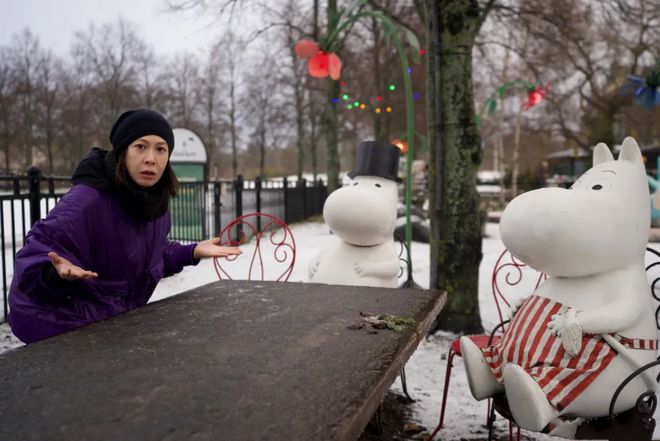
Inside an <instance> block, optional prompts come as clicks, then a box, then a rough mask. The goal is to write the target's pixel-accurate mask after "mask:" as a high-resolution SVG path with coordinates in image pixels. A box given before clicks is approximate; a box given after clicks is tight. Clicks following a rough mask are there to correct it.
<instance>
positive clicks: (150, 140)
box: [125, 135, 169, 187]
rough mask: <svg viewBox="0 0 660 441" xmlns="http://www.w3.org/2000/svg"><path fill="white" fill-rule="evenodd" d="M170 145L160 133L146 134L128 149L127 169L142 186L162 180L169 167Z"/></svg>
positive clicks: (148, 185) (149, 185)
mask: <svg viewBox="0 0 660 441" xmlns="http://www.w3.org/2000/svg"><path fill="white" fill-rule="evenodd" d="M168 159H169V147H168V145H167V143H166V142H165V140H164V139H163V138H161V137H160V136H158V135H145V136H141V137H139V138H138V139H136V140H135V141H133V142H132V143H131V144H130V145H129V146H128V149H127V150H126V160H125V162H126V169H127V170H128V174H129V176H130V177H131V179H133V181H134V182H135V183H136V184H137V185H139V186H140V187H151V186H152V185H154V184H156V182H158V181H159V180H160V177H161V176H163V172H164V171H165V168H166V167H167V160H168Z"/></svg>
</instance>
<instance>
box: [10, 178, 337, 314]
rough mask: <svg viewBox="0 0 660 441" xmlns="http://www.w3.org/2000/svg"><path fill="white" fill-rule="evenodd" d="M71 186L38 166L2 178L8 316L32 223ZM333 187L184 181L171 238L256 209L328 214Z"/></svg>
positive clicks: (212, 231)
mask: <svg viewBox="0 0 660 441" xmlns="http://www.w3.org/2000/svg"><path fill="white" fill-rule="evenodd" d="M70 187H71V180H70V178H69V177H56V176H50V177H46V176H43V175H42V174H41V171H40V170H39V169H38V168H37V167H30V168H29V169H28V170H27V174H26V175H23V176H0V245H1V246H2V249H3V250H4V252H3V253H2V257H1V261H0V264H1V267H2V281H1V285H2V314H0V323H1V322H3V321H5V320H6V319H7V293H8V290H9V284H10V282H11V278H12V276H13V274H14V262H15V259H16V251H18V250H19V249H20V248H21V247H22V246H23V242H24V240H25V236H26V235H27V233H28V231H29V230H30V227H31V226H32V225H33V224H34V223H35V222H37V221H38V220H39V219H42V218H44V217H46V215H47V214H48V212H49V211H50V210H51V209H52V208H53V207H54V206H55V204H56V203H57V201H59V200H60V198H61V197H62V196H63V195H64V194H65V193H66V192H67V191H68V189H69V188H70ZM327 194H328V193H327V187H326V186H325V184H324V183H323V182H321V181H318V182H313V183H312V182H309V181H306V180H304V179H303V180H301V181H298V182H289V181H288V180H287V179H286V178H283V179H260V178H257V179H255V180H245V179H243V177H242V176H240V175H239V176H238V177H237V178H236V179H234V180H218V181H208V182H181V186H180V188H179V193H178V195H177V196H176V197H175V198H173V199H172V200H171V201H170V212H171V216H172V229H171V230H170V235H169V239H170V240H176V241H179V242H182V243H192V242H198V241H200V240H205V239H209V238H211V237H214V236H217V235H218V233H220V231H221V230H222V227H223V226H224V225H226V224H228V223H229V222H231V221H232V220H233V219H235V218H236V217H239V216H242V215H244V214H248V213H252V212H257V211H258V212H263V213H268V214H272V215H274V216H277V217H279V218H281V219H282V220H284V221H285V222H286V223H287V224H291V223H295V222H300V221H303V220H305V219H307V218H309V217H310V216H315V215H319V214H321V213H322V212H323V203H324V202H325V199H326V197H327Z"/></svg>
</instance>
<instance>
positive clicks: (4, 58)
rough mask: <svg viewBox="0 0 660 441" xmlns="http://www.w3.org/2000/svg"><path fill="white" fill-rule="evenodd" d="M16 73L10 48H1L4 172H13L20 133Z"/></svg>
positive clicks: (0, 130)
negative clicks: (15, 146) (13, 157)
mask: <svg viewBox="0 0 660 441" xmlns="http://www.w3.org/2000/svg"><path fill="white" fill-rule="evenodd" d="M16 86H17V81H16V72H15V70H14V67H13V63H12V62H11V58H10V51H9V49H8V48H4V47H0V142H1V143H2V151H3V152H4V172H5V173H9V172H10V170H11V162H10V158H11V156H12V155H11V146H12V144H13V142H14V139H15V136H16V133H17V131H18V128H17V123H16V120H15V117H16V115H17V113H18V111H17V108H16V107H17V103H16V93H15V88H16Z"/></svg>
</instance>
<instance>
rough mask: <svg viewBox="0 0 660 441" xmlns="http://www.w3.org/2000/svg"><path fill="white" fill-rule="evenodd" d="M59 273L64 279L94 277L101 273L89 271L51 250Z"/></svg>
mask: <svg viewBox="0 0 660 441" xmlns="http://www.w3.org/2000/svg"><path fill="white" fill-rule="evenodd" d="M48 257H50V261H51V262H52V263H53V266H54V267H55V270H56V271H57V274H59V276H60V277H61V278H63V279H64V280H79V279H94V278H96V277H98V276H99V275H98V274H96V273H95V272H94V271H87V270H84V269H82V268H80V267H79V266H77V265H74V264H73V263H71V262H69V261H68V260H66V259H65V258H64V257H62V256H60V255H58V254H57V253H55V252H53V251H51V252H50V253H48Z"/></svg>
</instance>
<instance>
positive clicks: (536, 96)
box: [522, 81, 551, 111]
mask: <svg viewBox="0 0 660 441" xmlns="http://www.w3.org/2000/svg"><path fill="white" fill-rule="evenodd" d="M550 84H551V83H550V81H548V82H547V83H546V84H545V87H543V86H536V87H535V88H534V89H532V90H531V91H530V92H529V93H528V94H527V101H525V102H524V103H523V105H522V110H523V111H525V110H529V109H531V108H532V107H534V106H535V105H537V104H538V103H540V102H541V101H543V98H545V96H546V95H547V93H548V92H549V91H550Z"/></svg>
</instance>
